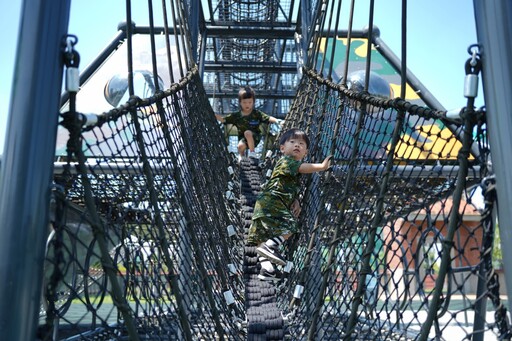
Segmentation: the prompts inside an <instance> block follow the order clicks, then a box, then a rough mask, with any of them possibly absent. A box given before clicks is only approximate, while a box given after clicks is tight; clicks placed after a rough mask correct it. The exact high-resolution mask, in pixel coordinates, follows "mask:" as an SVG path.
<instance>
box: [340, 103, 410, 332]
mask: <svg viewBox="0 0 512 341" xmlns="http://www.w3.org/2000/svg"><path fill="white" fill-rule="evenodd" d="M363 103H364V107H363V110H364V111H366V107H367V106H368V103H366V102H363ZM404 123H405V111H404V110H398V112H397V116H396V122H395V127H394V130H393V135H392V138H391V144H390V148H389V152H388V155H387V160H386V166H385V168H384V173H383V174H382V182H381V185H380V190H379V194H378V196H377V198H376V202H375V207H374V218H373V221H372V223H371V226H370V228H369V229H368V242H367V244H366V247H365V250H364V252H363V259H362V262H363V264H362V267H361V272H360V275H359V277H358V280H357V289H356V293H355V294H354V300H353V302H352V311H351V314H350V317H349V320H348V323H347V326H346V333H345V337H344V340H349V339H350V338H351V337H352V333H353V332H354V330H355V326H356V323H357V314H358V310H359V309H358V308H359V305H360V304H361V303H362V301H363V296H364V293H365V291H366V275H367V274H369V273H370V272H371V266H370V261H371V256H372V254H373V249H374V248H375V239H376V237H377V229H378V227H379V226H380V224H381V221H382V217H383V212H384V210H385V208H384V197H385V195H386V193H387V191H388V184H389V181H390V177H391V175H392V174H393V171H392V169H393V165H394V162H393V161H394V156H395V151H396V148H397V146H398V144H399V142H400V135H401V131H402V128H403V126H404Z"/></svg>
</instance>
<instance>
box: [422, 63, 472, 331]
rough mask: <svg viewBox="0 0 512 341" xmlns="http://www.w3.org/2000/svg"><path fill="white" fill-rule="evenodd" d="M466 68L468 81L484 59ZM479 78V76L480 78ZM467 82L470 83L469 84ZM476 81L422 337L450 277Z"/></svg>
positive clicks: (465, 118)
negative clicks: (448, 275)
mask: <svg viewBox="0 0 512 341" xmlns="http://www.w3.org/2000/svg"><path fill="white" fill-rule="evenodd" d="M465 69H466V81H468V80H469V81H470V82H473V83H474V82H475V77H478V73H479V72H480V69H481V62H480V59H479V58H478V57H477V56H476V55H473V56H472V57H471V58H469V59H468V60H467V62H466V64H465ZM476 79H478V78H476ZM465 86H468V85H467V84H466V85H465ZM475 86H476V85H471V86H469V87H471V88H472V91H471V93H469V92H468V93H465V96H466V97H467V99H468V100H467V106H466V108H465V110H462V112H461V116H462V118H463V121H464V133H463V136H462V147H461V149H460V150H459V153H458V155H457V159H458V163H459V170H458V173H457V182H456V184H455V189H454V191H453V196H452V208H451V212H450V217H449V225H448V230H447V232H446V236H445V239H444V242H443V251H442V255H441V264H440V265H439V274H438V277H437V279H436V284H435V288H434V293H433V295H432V305H431V306H430V307H429V311H428V315H427V319H426V321H425V322H424V324H423V325H422V326H421V331H420V337H419V340H422V341H424V340H427V338H428V334H429V331H430V328H431V327H432V323H433V322H434V320H437V310H438V307H439V304H440V297H441V295H442V290H443V284H444V280H445V277H446V273H447V271H448V268H449V267H450V251H451V248H452V247H453V237H454V234H455V231H456V230H457V229H458V228H459V223H460V220H461V217H460V213H459V207H460V203H461V201H462V194H463V192H464V190H465V188H466V177H467V174H468V168H469V161H468V158H469V155H470V152H471V146H472V144H473V127H474V126H475V124H476V123H477V113H476V112H475V110H474V102H475V97H476V90H477V89H476V88H475Z"/></svg>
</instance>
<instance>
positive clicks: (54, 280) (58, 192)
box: [43, 186, 71, 331]
mask: <svg viewBox="0 0 512 341" xmlns="http://www.w3.org/2000/svg"><path fill="white" fill-rule="evenodd" d="M51 200H52V201H53V202H54V205H55V221H54V223H53V224H52V226H53V231H55V234H54V238H52V239H55V241H53V248H54V258H55V261H54V265H53V271H52V273H51V275H50V280H49V281H48V283H47V285H46V288H43V296H44V298H43V299H48V307H47V309H46V319H45V322H46V328H47V330H48V331H51V330H52V329H53V328H54V322H55V319H56V318H57V317H58V312H57V309H56V307H55V302H56V301H57V300H58V296H57V288H58V285H59V282H61V281H62V279H63V278H64V274H63V273H62V270H61V266H64V265H65V259H64V253H63V251H62V250H63V245H64V243H63V233H62V232H63V231H64V228H65V223H64V210H65V208H64V206H65V204H64V200H65V198H64V193H63V188H62V187H57V186H56V187H54V190H53V191H52V198H51ZM50 236H51V234H50ZM49 242H50V241H49V240H48V241H47V246H46V254H45V257H46V256H47V252H48V247H49ZM44 289H46V290H47V293H46V294H45V292H44ZM70 299H71V298H70Z"/></svg>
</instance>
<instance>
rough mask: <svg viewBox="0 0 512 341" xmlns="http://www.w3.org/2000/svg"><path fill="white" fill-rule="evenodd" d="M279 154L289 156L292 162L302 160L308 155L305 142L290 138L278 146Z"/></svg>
mask: <svg viewBox="0 0 512 341" xmlns="http://www.w3.org/2000/svg"><path fill="white" fill-rule="evenodd" d="M280 149H281V153H283V154H284V155H287V156H291V157H292V158H293V159H294V160H297V161H298V160H302V159H303V158H304V156H306V154H307V153H308V147H307V145H306V141H304V140H303V139H297V138H291V139H289V140H288V141H286V142H285V143H284V144H282V145H281V146H280Z"/></svg>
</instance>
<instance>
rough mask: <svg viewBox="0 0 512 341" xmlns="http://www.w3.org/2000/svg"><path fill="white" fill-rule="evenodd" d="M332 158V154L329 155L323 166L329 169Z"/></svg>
mask: <svg viewBox="0 0 512 341" xmlns="http://www.w3.org/2000/svg"><path fill="white" fill-rule="evenodd" d="M331 159H332V155H329V156H328V157H326V158H325V159H324V161H323V162H322V167H323V169H324V170H327V169H329V167H331Z"/></svg>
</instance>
